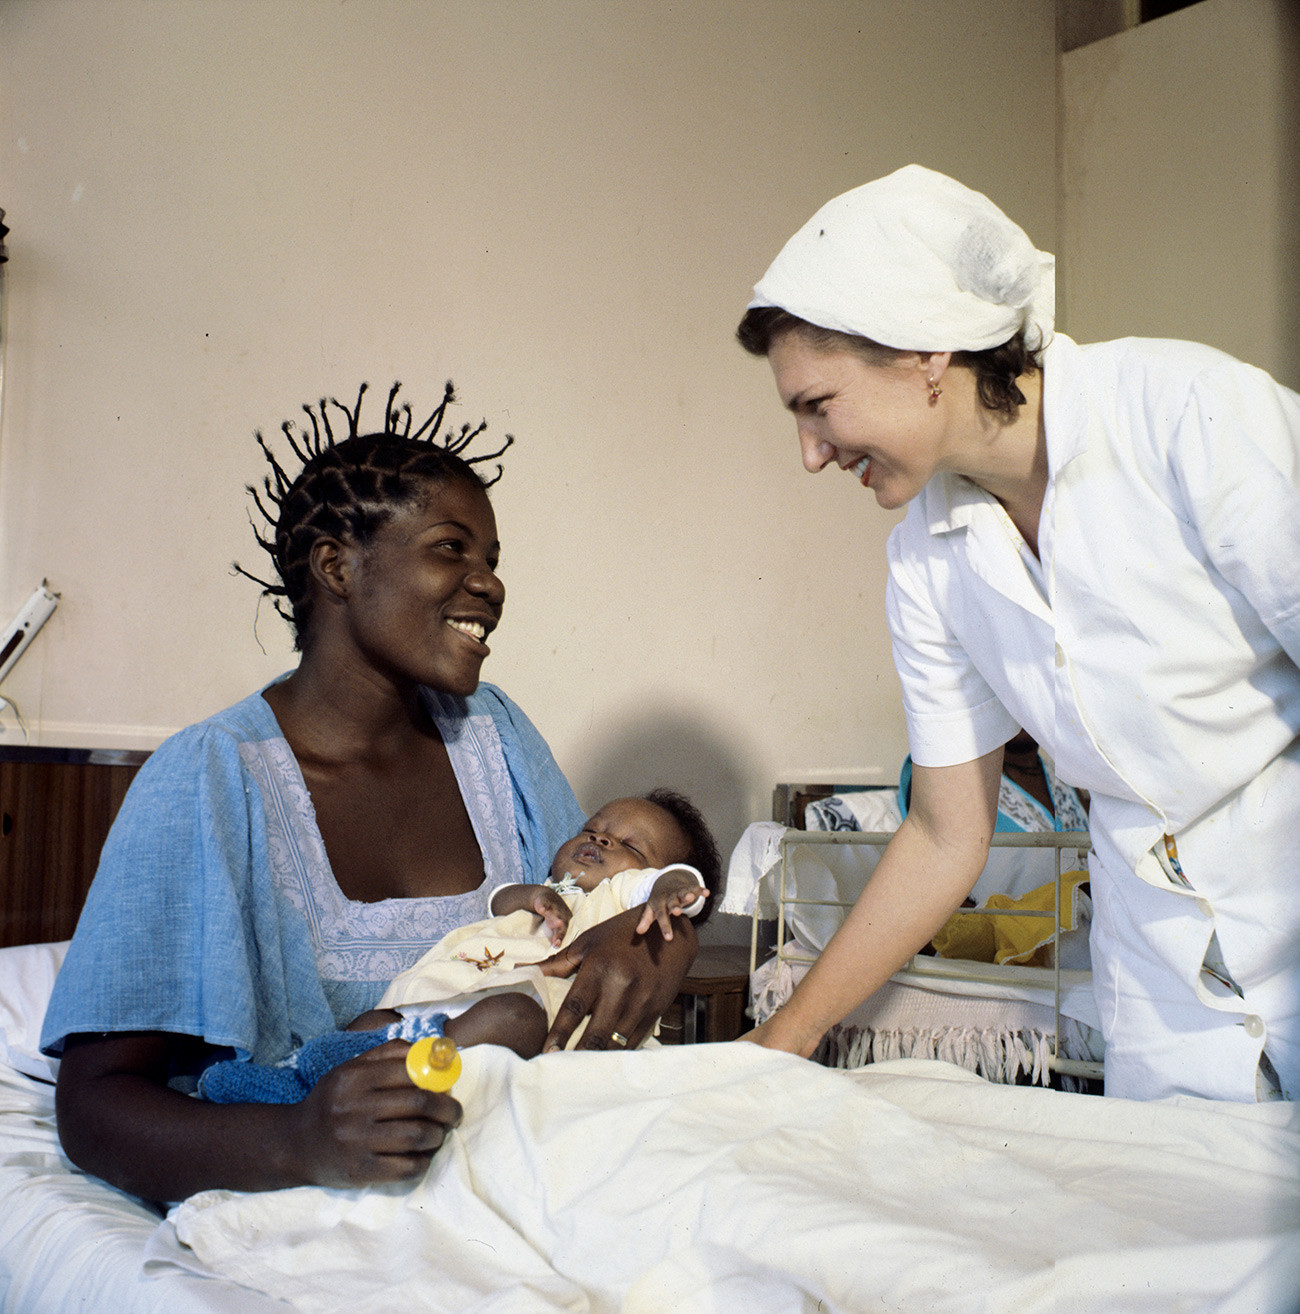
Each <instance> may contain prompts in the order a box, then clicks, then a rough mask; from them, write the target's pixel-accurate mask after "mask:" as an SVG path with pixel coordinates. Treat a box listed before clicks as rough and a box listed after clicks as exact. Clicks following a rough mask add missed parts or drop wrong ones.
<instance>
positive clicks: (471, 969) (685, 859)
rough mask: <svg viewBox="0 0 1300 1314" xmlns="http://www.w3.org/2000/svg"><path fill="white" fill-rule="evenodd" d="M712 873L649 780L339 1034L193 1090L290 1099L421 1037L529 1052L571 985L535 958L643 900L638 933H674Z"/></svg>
mask: <svg viewBox="0 0 1300 1314" xmlns="http://www.w3.org/2000/svg"><path fill="white" fill-rule="evenodd" d="M720 872H721V859H720V857H719V855H718V850H717V846H716V845H715V843H714V841H713V837H712V835H711V834H710V833H709V828H708V826H707V824H706V823H705V821H704V818H703V817H702V816H701V814H700V812H699V810H698V809H697V808H696V807H695V806H694V805H693V804H692V803H690V802H689V800H687V799H686V798H684V797H683V796H682V795H680V794H676V793H673V792H672V791H671V790H666V789H657V790H653V791H651V792H650V793H649V794H647V795H645V796H644V797H643V798H619V799H614V800H613V801H612V802H610V803H606V804H605V806H604V807H602V808H601V809H600V811H599V812H597V813H596V814H595V816H593V817H591V818H590V820H588V822H587V824H586V825H585V826H584V827H583V828H582V830H581V831H580V832H579V833H578V834H577V835H575V836H574V837H573V838H572V839H570V840H566V841H565V843H563V844H562V845H561V846H560V848H559V851H558V852H557V853H556V855H555V859H554V861H553V862H552V864H551V874H550V878H549V879H548V880H547V881H546V883H545V884H543V885H503V886H500V887H498V888H497V889H496V890H495V891H493V893H492V896H491V898H490V899H489V901H488V908H489V910H490V911H491V913H492V914H493V915H492V916H491V917H489V918H487V919H486V920H485V921H481V922H472V923H470V924H469V925H468V926H463V927H460V928H459V929H458V930H455V931H452V932H451V933H450V934H449V935H446V936H444V937H443V938H442V939H441V940H440V941H439V942H438V943H437V944H436V945H434V946H433V948H432V949H430V950H429V952H428V953H427V954H425V955H424V957H423V958H421V959H420V960H419V962H417V963H416V964H415V965H414V966H413V967H411V968H408V969H407V970H406V971H405V972H403V973H402V974H401V975H400V976H398V977H397V978H396V979H395V980H394V981H393V982H392V984H391V985H390V986H389V987H388V989H387V991H386V992H385V993H384V996H383V998H382V999H381V1000H380V1003H379V1007H378V1008H376V1009H372V1010H371V1011H370V1012H368V1013H363V1014H362V1015H361V1016H360V1017H359V1018H357V1019H356V1020H355V1021H354V1022H352V1023H351V1025H350V1026H349V1027H348V1029H347V1030H346V1031H342V1032H336V1033H330V1034H327V1035H325V1036H320V1037H318V1038H317V1039H315V1040H312V1041H309V1042H308V1043H307V1044H306V1045H304V1046H303V1047H302V1048H301V1049H299V1050H296V1051H295V1052H294V1053H293V1054H291V1055H290V1056H289V1057H288V1058H287V1059H285V1060H283V1061H282V1062H281V1063H279V1064H276V1065H275V1066H270V1067H267V1066H262V1065H260V1064H253V1063H247V1062H241V1061H229V1062H221V1063H214V1064H212V1065H211V1066H210V1067H209V1068H207V1069H206V1070H205V1072H204V1073H203V1076H202V1078H201V1079H200V1082H199V1092H200V1094H201V1095H202V1096H203V1097H204V1098H205V1099H209V1100H213V1101H216V1102H218V1103H292V1102H296V1101H297V1100H300V1099H302V1098H303V1097H304V1096H305V1095H306V1093H307V1092H308V1091H309V1090H310V1089H311V1087H312V1086H313V1085H315V1083H316V1082H317V1081H318V1080H319V1079H320V1078H321V1077H322V1076H323V1075H324V1074H325V1073H326V1072H328V1071H329V1070H330V1069H331V1068H333V1067H336V1066H337V1065H338V1064H339V1063H342V1062H345V1061H346V1060H347V1059H350V1058H354V1057H356V1056H357V1055H358V1054H362V1053H364V1052H365V1051H366V1050H368V1049H371V1048H373V1047H374V1046H376V1045H380V1044H383V1043H384V1042H385V1041H387V1040H411V1041H413V1040H416V1039H419V1038H420V1037H421V1036H425V1035H447V1036H450V1037H451V1038H452V1039H453V1040H455V1042H456V1044H457V1045H458V1046H461V1047H465V1046H468V1045H479V1044H498V1045H504V1046H506V1047H507V1048H509V1049H513V1050H514V1051H515V1053H517V1054H519V1055H520V1056H521V1057H523V1058H531V1057H533V1056H534V1055H535V1054H537V1053H539V1052H540V1051H541V1048H542V1043H543V1041H544V1040H545V1039H546V1034H547V1032H548V1031H549V1029H550V1026H551V1024H552V1023H553V1022H554V1021H555V1016H556V1013H557V1011H558V1009H559V1006H560V1003H561V1002H562V1001H563V999H564V997H565V995H566V994H567V993H568V990H569V986H570V984H571V983H570V981H569V979H567V978H561V977H553V976H546V975H544V974H543V973H542V972H541V971H540V969H539V968H538V966H537V963H538V961H539V959H541V958H544V957H546V955H547V953H548V951H551V950H555V949H560V948H563V947H564V946H565V945H567V944H569V943H571V942H572V941H573V940H574V939H576V938H577V937H578V936H579V935H581V934H582V932H583V931H585V930H587V929H588V928H589V927H592V926H595V925H596V924H597V923H598V922H602V921H605V920H607V919H608V918H610V917H614V916H616V915H617V914H619V913H622V912H626V911H628V910H629V909H632V908H635V907H637V906H638V905H641V904H644V908H643V910H642V914H641V918H640V920H639V922H638V923H637V928H636V930H637V934H638V935H643V934H645V932H646V931H648V930H649V929H650V928H651V926H653V925H654V924H655V923H656V922H657V923H658V925H659V928H660V930H661V932H662V934H663V936H664V938H665V939H666V940H671V939H672V938H673V919H674V918H675V917H680V916H683V915H685V916H695V915H696V914H698V913H699V912H700V911H701V910H702V909H703V907H704V901H705V899H707V898H708V895H709V889H708V887H707V885H706V878H707V880H708V881H710V882H716V881H717V879H718V877H719V875H720ZM581 1033H582V1028H579V1029H578V1030H576V1031H575V1033H574V1035H573V1037H572V1038H571V1039H570V1041H569V1047H570V1048H572V1046H573V1045H574V1044H575V1043H576V1042H577V1040H578V1039H579V1038H580V1036H581Z"/></svg>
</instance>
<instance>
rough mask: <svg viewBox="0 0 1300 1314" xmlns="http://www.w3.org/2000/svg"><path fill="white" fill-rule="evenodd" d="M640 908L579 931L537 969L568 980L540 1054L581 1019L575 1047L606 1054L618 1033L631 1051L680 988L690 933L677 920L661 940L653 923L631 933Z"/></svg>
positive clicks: (690, 958)
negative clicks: (584, 1026) (668, 936)
mask: <svg viewBox="0 0 1300 1314" xmlns="http://www.w3.org/2000/svg"><path fill="white" fill-rule="evenodd" d="M640 920H641V909H640V908H634V909H632V911H631V912H625V913H620V914H619V915H618V916H617V917H611V918H610V919H609V920H608V921H605V922H601V923H600V925H599V926H593V927H592V928H591V929H590V930H589V931H584V932H583V933H582V934H581V935H580V936H578V937H577V939H576V940H574V941H573V943H572V944H570V945H569V946H568V947H567V948H565V949H562V950H561V951H560V952H559V953H558V954H552V955H551V957H550V958H547V959H544V960H543V961H542V962H541V963H539V964H537V966H538V967H539V968H540V969H541V971H542V972H543V973H544V974H545V975H546V976H561V977H563V976H572V975H573V973H574V972H575V971H576V972H577V976H576V977H575V978H574V982H573V987H572V989H570V991H569V993H568V995H567V996H566V997H565V1000H564V1002H563V1003H562V1004H561V1005H560V1009H559V1013H558V1014H557V1016H556V1019H555V1023H554V1025H553V1026H552V1027H551V1030H550V1033H549V1034H548V1035H547V1037H546V1043H545V1045H544V1047H543V1048H544V1050H552V1049H563V1048H564V1046H565V1045H567V1044H568V1042H569V1038H570V1037H571V1036H572V1035H573V1033H574V1032H575V1031H576V1030H577V1029H578V1026H579V1025H580V1024H581V1022H582V1020H583V1019H584V1018H588V1019H589V1021H588V1022H587V1029H586V1031H585V1032H583V1035H582V1039H581V1040H580V1041H579V1042H578V1044H577V1048H578V1049H608V1048H609V1047H610V1045H611V1039H610V1038H611V1037H612V1036H613V1035H614V1034H615V1033H617V1034H619V1035H621V1036H624V1037H626V1039H627V1047H628V1048H629V1049H635V1048H636V1047H637V1046H638V1045H639V1044H640V1043H641V1042H642V1041H643V1040H644V1039H645V1038H646V1036H647V1035H649V1034H650V1031H651V1029H652V1028H653V1027H654V1024H655V1023H656V1022H657V1021H658V1020H659V1017H660V1015H661V1014H662V1013H663V1012H664V1011H665V1010H666V1009H667V1008H668V1006H669V1005H670V1004H671V1003H672V1002H673V1000H674V999H675V998H676V996H677V992H678V991H679V990H680V989H681V984H682V981H683V980H685V978H686V973H687V972H688V971H689V970H690V966H691V963H692V962H694V961H695V950H696V947H697V942H696V938H695V928H694V927H693V926H692V925H691V923H690V922H689V921H688V920H687V919H686V918H684V917H683V918H682V919H681V924H680V926H679V928H678V930H677V934H676V935H674V936H673V938H672V939H671V940H670V941H665V940H664V938H663V935H662V934H661V933H660V931H659V928H658V926H657V925H656V926H653V927H651V929H650V930H649V931H648V932H647V933H646V934H645V935H638V934H637V923H638V922H639V921H640Z"/></svg>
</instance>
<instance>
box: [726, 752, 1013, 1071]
mask: <svg viewBox="0 0 1300 1314" xmlns="http://www.w3.org/2000/svg"><path fill="white" fill-rule="evenodd" d="M1001 774H1002V749H1001V748H998V749H996V750H994V751H993V752H992V753H988V754H986V755H985V756H984V757H981V758H976V759H975V760H974V761H971V762H963V763H962V764H961V765H960V766H950V767H915V768H914V769H913V775H912V801H911V808H910V810H909V812H908V814H907V816H906V817H905V818H904V819H903V823H902V825H900V826H899V828H898V831H897V833H896V834H895V835H894V838H893V839H892V840H890V842H889V844H888V845H887V846H886V848H885V851H884V853H883V854H882V855H881V858H880V862H879V863H878V864H877V866H876V869H875V871H874V872H872V875H871V879H870V881H869V882H868V883H867V887H866V889H864V890H863V892H862V894H861V895H860V896H859V898H858V901H857V903H855V904H854V905H853V908H852V910H851V911H850V912H849V915H848V917H847V918H845V921H844V925H843V926H841V927H840V929H839V930H838V931H837V932H836V934H835V935H834V937H833V938H832V939H831V941H830V943H829V944H828V945H827V946H826V948H825V949H824V950H823V951H822V953H821V956H820V957H819V958H818V959H817V961H816V962H815V963H814V964H813V966H812V967H811V968H810V969H809V971H808V974H807V976H805V977H804V979H803V980H802V981H801V982H800V983H799V985H798V987H797V988H796V989H795V991H794V993H793V994H792V995H791V996H790V998H789V1000H787V1001H786V1003H785V1004H784V1005H783V1006H782V1007H781V1008H780V1009H778V1010H777V1011H776V1013H774V1014H773V1015H772V1016H771V1017H770V1018H769V1019H768V1020H767V1021H766V1022H764V1023H763V1025H762V1026H760V1027H757V1028H755V1030H753V1031H751V1032H750V1033H749V1034H748V1035H747V1036H745V1037H744V1038H745V1039H746V1040H753V1041H755V1042H757V1043H758V1044H761V1045H766V1046H767V1047H769V1048H771V1049H782V1050H786V1051H788V1052H789V1053H792V1054H801V1055H803V1057H805V1058H808V1057H810V1056H811V1055H812V1054H813V1052H814V1051H815V1050H816V1048H817V1046H818V1044H819V1043H820V1041H821V1038H822V1036H823V1035H824V1034H825V1033H826V1031H827V1030H828V1029H829V1028H830V1027H832V1026H834V1025H835V1023H837V1022H839V1021H841V1020H842V1019H843V1018H844V1017H845V1016H846V1015H847V1014H848V1013H851V1012H852V1011H853V1009H855V1008H856V1007H857V1006H858V1005H859V1004H860V1003H862V1001H863V1000H864V999H866V998H867V997H868V996H870V995H871V994H873V993H874V992H875V991H876V990H877V989H879V988H880V986H882V985H883V984H884V983H885V982H886V981H888V980H889V978H890V977H891V976H892V975H893V974H894V973H895V972H896V971H898V970H899V968H901V967H903V966H904V965H905V964H906V963H907V962H909V961H910V960H911V958H912V956H913V954H915V953H917V952H918V951H919V950H920V949H922V948H923V947H924V946H925V945H926V944H928V943H929V942H930V940H931V939H933V938H934V935H935V932H936V931H938V930H939V928H940V927H941V926H942V925H943V924H944V922H946V921H947V920H948V918H949V917H950V916H951V915H952V913H953V912H954V911H956V909H957V908H959V907H960V906H961V902H962V900H963V899H964V898H965V897H966V896H967V895H968V894H969V893H970V892H971V889H972V888H973V887H974V885H975V882H976V881H977V880H978V879H979V874H980V872H981V871H982V870H983V869H984V864H985V862H986V861H987V859H988V852H989V840H990V838H991V837H992V834H993V828H994V824H995V822H996V820H997V804H998V785H999V782H1000V779H1001Z"/></svg>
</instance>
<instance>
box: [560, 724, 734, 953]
mask: <svg viewBox="0 0 1300 1314" xmlns="http://www.w3.org/2000/svg"><path fill="white" fill-rule="evenodd" d="M743 760H744V756H743V753H742V750H741V748H740V746H739V745H737V744H735V743H729V742H727V740H726V739H724V738H723V736H722V735H720V734H719V733H718V731H717V730H716V729H715V728H714V727H712V726H710V725H709V724H708V723H707V721H706V719H705V718H704V717H703V716H693V715H692V714H691V713H690V712H689V710H685V709H683V708H682V707H681V706H680V705H679V704H673V705H666V704H660V705H654V704H650V705H647V706H646V707H645V708H643V709H642V710H641V711H640V712H638V713H637V714H636V715H635V716H634V717H629V718H627V719H625V720H624V721H622V722H621V723H619V722H615V723H614V724H613V726H612V727H611V728H609V729H608V730H607V731H606V732H605V733H603V734H602V735H601V737H600V744H599V745H598V746H597V747H596V749H595V751H594V752H593V754H592V755H591V756H590V757H589V758H588V759H587V760H586V761H584V762H582V763H580V764H579V765H578V766H577V767H575V768H572V769H571V770H570V771H569V780H570V783H571V784H572V785H573V788H574V792H575V793H576V794H577V795H578V801H579V803H580V804H581V805H582V807H583V808H585V809H586V810H587V812H588V814H590V813H592V812H594V811H595V810H596V809H597V808H598V807H600V805H601V804H602V803H605V802H607V801H608V800H609V799H611V798H619V797H622V796H625V795H635V794H645V793H647V792H648V791H649V790H652V789H656V788H660V787H664V788H668V789H675V790H677V791H678V793H681V794H685V795H686V796H687V798H689V799H690V800H691V802H692V803H694V804H695V806H696V807H697V808H699V809H700V811H701V812H703V813H704V816H705V819H706V820H707V821H708V823H709V826H710V828H711V829H712V831H713V837H714V839H715V840H716V841H717V844H718V851H719V853H721V855H722V871H723V876H724V877H725V875H726V869H727V859H728V858H729V857H730V856H731V850H732V849H733V848H735V846H736V841H737V840H738V839H739V838H740V832H741V831H742V830H744V828H745V826H746V825H747V824H748V821H749V818H748V816H747V812H746V797H747V792H748V791H747V782H746V776H745V771H744V768H743V765H742V764H743ZM713 897H714V899H715V900H718V899H721V898H722V890H720V889H719V890H715V891H714V892H713ZM715 906H716V904H715ZM715 920H716V919H715ZM746 935H748V930H746Z"/></svg>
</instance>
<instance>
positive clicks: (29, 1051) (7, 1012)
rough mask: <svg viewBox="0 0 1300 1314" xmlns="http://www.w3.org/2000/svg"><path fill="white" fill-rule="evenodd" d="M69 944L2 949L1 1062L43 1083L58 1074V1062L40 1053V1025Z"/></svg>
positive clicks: (0, 979)
mask: <svg viewBox="0 0 1300 1314" xmlns="http://www.w3.org/2000/svg"><path fill="white" fill-rule="evenodd" d="M67 952H68V942H67V941H66V940H60V941H58V942H57V943H55V944H20V945H16V946H15V947H13V948H11V949H0V1062H3V1063H7V1064H8V1065H9V1066H10V1067H11V1068H14V1069H15V1070H16V1071H18V1072H21V1073H24V1074H25V1075H26V1076H29V1077H37V1078H39V1079H40V1080H41V1081H53V1080H54V1079H55V1077H56V1076H57V1075H58V1071H59V1061H58V1059H51V1058H46V1057H45V1055H44V1054H42V1053H41V1024H42V1023H43V1022H44V1021H45V1009H46V1006H47V1005H48V1004H49V1002H50V991H52V990H53V989H54V978H55V977H56V976H58V974H59V967H60V966H61V965H62V963H63V955H64V954H66V953H67Z"/></svg>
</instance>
